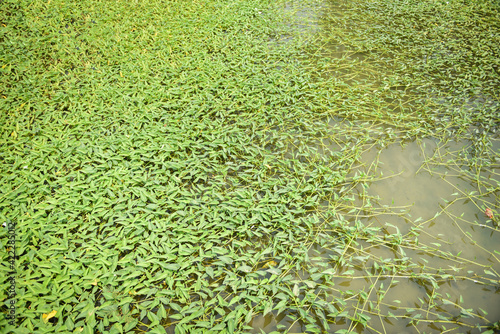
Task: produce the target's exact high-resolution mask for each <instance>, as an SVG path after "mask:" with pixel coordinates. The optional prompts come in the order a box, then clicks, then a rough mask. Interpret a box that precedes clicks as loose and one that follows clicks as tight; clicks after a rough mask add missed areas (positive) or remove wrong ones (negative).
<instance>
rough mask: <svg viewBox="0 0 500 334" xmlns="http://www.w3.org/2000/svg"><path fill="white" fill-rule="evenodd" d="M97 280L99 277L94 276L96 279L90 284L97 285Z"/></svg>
mask: <svg viewBox="0 0 500 334" xmlns="http://www.w3.org/2000/svg"><path fill="white" fill-rule="evenodd" d="M97 282H99V279H97V278H96V279H95V280H94V281H93V282H92V283H90V284H92V285H97Z"/></svg>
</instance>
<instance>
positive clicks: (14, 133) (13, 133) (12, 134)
mask: <svg viewBox="0 0 500 334" xmlns="http://www.w3.org/2000/svg"><path fill="white" fill-rule="evenodd" d="M10 135H11V136H12V137H14V139H16V138H17V132H16V131H15V130H14V131H12V133H11V134H10Z"/></svg>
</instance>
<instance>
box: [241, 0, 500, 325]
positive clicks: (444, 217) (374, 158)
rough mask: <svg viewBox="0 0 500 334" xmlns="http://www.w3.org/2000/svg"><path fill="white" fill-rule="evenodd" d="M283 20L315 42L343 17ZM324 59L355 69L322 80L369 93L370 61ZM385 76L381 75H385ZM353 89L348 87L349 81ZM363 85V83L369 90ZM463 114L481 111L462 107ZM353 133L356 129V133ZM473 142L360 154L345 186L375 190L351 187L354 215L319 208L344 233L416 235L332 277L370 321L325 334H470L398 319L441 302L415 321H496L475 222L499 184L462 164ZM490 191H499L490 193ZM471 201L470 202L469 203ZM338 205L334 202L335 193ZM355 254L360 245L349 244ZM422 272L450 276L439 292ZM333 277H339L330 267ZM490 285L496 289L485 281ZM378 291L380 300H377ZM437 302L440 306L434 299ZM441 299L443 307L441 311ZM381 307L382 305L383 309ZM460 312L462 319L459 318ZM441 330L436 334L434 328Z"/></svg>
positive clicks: (487, 258)
mask: <svg viewBox="0 0 500 334" xmlns="http://www.w3.org/2000/svg"><path fill="white" fill-rule="evenodd" d="M283 11H285V13H287V14H288V15H290V17H291V23H290V25H291V26H293V27H294V28H295V29H297V31H300V32H301V33H303V34H309V35H314V34H316V33H318V32H321V31H322V30H323V31H327V30H328V24H329V22H331V20H329V18H331V17H335V16H339V15H342V7H341V6H340V5H339V3H334V2H328V1H324V2H319V1H318V2H315V5H313V6H311V7H304V6H301V5H298V4H296V3H293V4H292V3H288V4H286V5H284V6H283ZM289 39H290V37H286V36H285V37H283V39H282V40H281V41H280V42H283V43H286V42H287V40H288V41H289ZM325 49H327V50H329V51H328V52H327V53H326V55H327V56H328V57H330V58H331V59H333V60H336V61H338V60H340V61H341V60H343V59H344V60H348V61H350V62H352V61H353V60H355V61H357V62H359V65H358V70H357V72H356V73H349V70H338V71H332V72H329V73H322V74H321V75H330V76H337V77H339V78H341V80H344V81H345V82H347V83H348V84H356V83H357V82H359V81H360V80H364V82H365V83H366V82H369V83H370V84H373V85H377V84H379V82H378V81H377V78H375V77H371V76H370V74H369V71H368V70H367V71H363V66H365V65H366V66H367V69H368V68H369V66H370V59H369V58H368V57H367V56H366V55H364V54H357V53H355V52H352V50H349V49H348V48H346V47H345V46H342V45H329V46H327V47H326V48H325ZM388 70H390V69H388ZM356 80H357V81H356ZM370 80H371V81H370ZM469 108H471V111H474V108H480V106H478V105H476V106H469ZM326 121H328V122H329V123H330V125H331V126H332V129H338V127H339V126H342V124H341V122H339V120H338V119H333V118H332V119H331V120H326ZM358 126H360V127H361V125H358ZM380 131H381V133H385V132H387V131H391V129H390V128H381V129H380ZM493 143H494V146H493V147H491V148H490V149H491V150H492V151H493V152H498V151H499V150H500V140H498V139H497V140H496V141H495V140H494V141H493ZM473 144H474V143H472V142H469V141H466V140H459V141H454V140H453V138H451V139H450V140H448V141H447V142H440V141H438V140H436V139H432V138H427V139H422V140H417V141H412V142H406V143H391V144H389V145H387V146H386V147H378V146H374V145H368V144H367V145H366V148H365V151H364V153H363V154H362V156H361V159H360V160H359V161H358V163H357V165H356V166H354V168H353V171H352V174H353V175H351V177H353V178H356V177H358V176H362V177H365V178H366V176H374V177H375V179H376V180H375V181H369V180H370V178H369V177H368V178H366V179H367V180H368V181H366V182H359V183H357V184H356V185H355V186H354V189H351V190H352V191H351V192H350V193H351V194H352V193H354V194H356V195H355V196H354V198H352V201H353V207H356V208H359V209H358V210H354V211H353V210H347V209H345V210H344V209H342V208H329V204H328V203H325V204H324V209H325V210H328V209H333V210H337V211H338V214H339V215H342V217H344V218H346V219H347V220H349V221H350V222H351V223H352V224H362V225H364V226H373V227H378V228H381V229H382V230H383V231H386V234H387V236H388V237H389V236H391V235H394V234H395V233H396V232H397V231H399V232H400V234H401V235H403V236H405V238H406V239H408V237H411V236H412V231H418V232H419V233H418V237H415V238H414V245H413V246H412V245H405V246H404V247H399V248H394V247H385V246H384V245H383V244H381V245H379V246H373V244H370V243H368V242H366V244H364V245H363V244H362V245H361V246H363V247H362V248H363V249H364V250H363V252H364V253H361V252H359V254H350V255H349V256H363V255H367V254H369V255H370V257H369V259H370V260H368V262H363V261H360V262H359V266H357V267H354V268H349V269H351V270H354V272H353V273H352V275H350V277H343V278H337V279H336V281H335V283H336V287H337V290H336V291H332V294H333V295H339V293H340V292H342V293H347V295H349V291H352V293H353V295H354V294H356V292H357V291H365V292H366V293H367V294H368V299H367V302H366V303H365V304H364V305H362V309H363V310H365V311H366V314H370V315H371V320H370V322H369V327H368V328H362V327H359V326H358V327H356V326H354V325H353V324H350V323H346V322H345V321H344V320H339V321H338V322H337V323H335V324H332V325H331V328H330V329H329V330H328V332H329V333H335V332H336V331H337V330H340V329H346V328H350V329H351V330H355V331H357V332H359V333H415V330H416V329H418V331H420V332H421V333H423V332H426V333H438V332H452V333H464V332H470V333H476V332H478V330H477V329H474V328H473V325H474V324H475V323H477V322H480V320H479V319H474V318H471V319H470V321H468V320H467V319H464V318H461V321H463V322H467V323H469V324H471V327H463V328H462V327H458V326H457V325H454V324H450V323H446V322H443V323H442V324H439V323H438V322H437V321H422V322H420V323H418V324H416V325H410V324H409V323H410V319H409V318H408V317H405V316H404V314H405V310H407V309H412V308H416V309H421V310H425V305H426V304H427V305H428V304H432V305H434V304H433V303H441V305H439V306H438V307H436V308H431V307H428V309H427V312H423V313H422V319H436V317H439V315H437V314H436V312H437V313H439V312H442V314H443V315H446V316H447V317H450V316H456V317H458V316H460V315H461V314H462V315H463V313H464V309H462V308H461V307H460V306H458V305H455V304H460V305H465V306H466V307H467V308H468V309H471V310H473V312H476V313H478V314H481V315H484V316H486V313H487V316H486V318H487V319H489V320H491V321H493V322H495V321H497V320H499V319H500V307H499V306H500V288H499V285H498V282H497V283H496V284H491V285H485V284H478V282H477V281H476V280H475V279H474V277H475V276H474V273H478V275H480V276H482V277H488V276H487V275H486V276H485V270H489V271H490V272H500V253H498V252H495V250H498V233H497V232H496V229H495V226H494V225H493V223H492V221H491V220H488V218H487V217H486V216H485V214H484V210H485V208H486V207H498V205H499V195H500V194H498V193H497V192H492V191H491V190H490V187H489V185H490V186H491V185H496V184H497V182H498V181H499V179H500V178H499V175H500V162H499V161H493V162H492V166H491V168H490V169H489V170H487V171H484V170H480V171H477V170H474V168H473V166H472V167H471V166H468V165H467V159H466V158H467V155H468V154H469V153H470V152H471V150H473V148H474V145H473ZM341 148H342V142H341V141H340V142H334V141H330V142H328V143H325V142H322V143H321V145H318V152H319V153H320V154H323V155H329V154H332V152H336V151H339V150H340V149H341ZM497 189H498V188H497ZM471 194H472V195H471ZM340 196H342V194H340ZM358 248H359V245H358ZM332 253H333V252H332V251H331V250H327V249H323V248H322V247H320V246H319V245H315V246H314V247H312V248H311V249H310V251H309V254H308V255H309V257H310V258H311V259H313V258H315V257H316V258H324V259H330V258H332V256H334V254H332ZM373 259H379V261H380V263H383V262H384V261H386V263H391V262H393V261H394V260H398V259H399V260H398V261H402V262H405V263H406V265H408V266H409V267H410V268H412V269H410V270H408V275H407V276H405V275H394V276H392V277H391V275H389V274H384V275H380V277H378V278H377V276H376V275H371V276H367V275H366V271H367V270H371V268H373V266H375V265H376V266H380V263H378V264H374V263H373V262H374V260H373ZM422 268H425V272H427V273H441V274H442V273H444V272H445V273H447V274H450V275H452V276H451V278H450V279H448V280H440V281H439V280H438V281H437V285H438V286H439V289H438V290H437V289H435V287H433V284H430V282H428V281H423V280H421V279H415V278H412V275H411V272H412V270H413V271H415V272H418V271H419V270H422ZM335 269H336V270H338V271H339V272H342V271H343V270H344V271H345V270H346V269H347V268H341V267H339V266H336V267H335ZM489 277H490V278H491V279H492V282H495V280H498V278H495V277H494V276H489ZM382 291H385V292H384V293H385V295H384V298H383V301H381V299H378V296H380V293H381V292H382ZM437 297H439V298H437ZM443 300H446V301H447V302H445V303H443ZM345 301H346V303H347V305H350V307H351V309H357V310H360V308H361V305H359V301H358V299H357V298H353V299H352V300H349V298H346V300H345ZM384 301H387V302H384ZM465 312H466V311H465ZM377 314H395V315H396V316H395V317H394V318H390V317H379V316H377ZM250 325H251V326H252V327H253V328H254V331H253V332H254V333H260V331H261V330H263V331H265V332H271V331H282V330H283V328H286V329H288V333H303V332H306V328H305V327H304V326H303V324H302V323H301V322H300V321H291V320H290V318H289V317H286V312H283V313H281V314H279V315H277V314H270V315H267V316H258V317H256V318H254V319H253V321H252V323H251V324H250ZM442 326H444V327H442Z"/></svg>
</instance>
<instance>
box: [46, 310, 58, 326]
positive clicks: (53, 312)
mask: <svg viewBox="0 0 500 334" xmlns="http://www.w3.org/2000/svg"><path fill="white" fill-rule="evenodd" d="M56 313H57V311H56V310H52V312H50V313H49V314H46V313H44V314H42V319H43V322H45V323H47V322H48V321H49V320H50V319H51V318H53V317H54V316H55V315H56Z"/></svg>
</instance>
